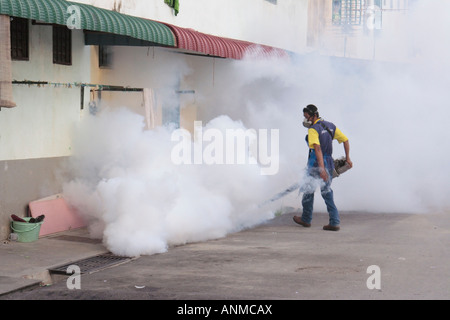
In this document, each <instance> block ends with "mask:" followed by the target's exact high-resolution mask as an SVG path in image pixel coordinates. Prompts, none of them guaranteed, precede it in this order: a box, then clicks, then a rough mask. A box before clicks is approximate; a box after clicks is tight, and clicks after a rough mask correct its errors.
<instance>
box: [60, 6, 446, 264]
mask: <svg viewBox="0 0 450 320" xmlns="http://www.w3.org/2000/svg"><path fill="white" fill-rule="evenodd" d="M424 2H425V1H421V2H420V4H417V5H416V7H415V8H412V10H411V12H410V17H409V19H408V20H407V22H406V23H405V25H403V26H402V27H401V28H400V30H403V33H401V32H399V33H397V34H395V35H387V36H386V35H383V36H384V37H388V38H387V39H384V40H385V41H384V42H382V43H384V44H386V43H389V44H392V43H395V38H396V37H400V38H399V39H401V40H402V41H398V43H399V46H402V47H401V48H400V47H395V46H394V47H391V48H390V47H389V46H386V47H383V46H381V47H380V48H378V50H379V52H382V53H383V54H384V56H385V57H389V52H390V51H389V50H392V51H393V53H392V55H393V56H394V55H395V56H396V57H397V56H398V55H397V54H398V52H399V51H402V52H409V54H408V55H407V57H406V58H405V59H404V61H395V62H379V61H378V62H371V61H366V62H364V63H356V62H355V61H352V60H346V59H341V58H327V57H324V56H320V55H318V54H309V55H299V56H293V57H291V59H288V60H287V59H277V58H273V59H265V60H259V59H254V58H252V59H250V58H249V59H244V60H242V61H225V62H222V63H226V64H227V67H226V68H221V69H220V72H219V69H218V71H217V74H216V80H215V83H214V86H211V84H210V81H209V80H206V79H201V78H200V79H197V82H196V84H195V86H196V92H198V97H197V99H198V103H199V104H200V105H201V106H202V107H201V112H199V113H200V114H201V118H202V120H203V121H204V124H205V128H211V127H213V128H219V129H222V130H225V129H227V128H241V129H243V130H246V129H248V128H254V129H256V130H258V129H261V128H263V129H268V130H270V129H279V133H280V136H279V157H280V158H279V172H278V173H277V174H275V175H271V176H264V175H261V174H260V172H261V171H260V168H259V166H258V165H254V164H239V165H205V164H202V165H194V164H191V165H176V164H174V163H173V161H171V152H172V148H173V146H174V142H173V141H171V133H172V132H173V130H174V129H175V128H174V127H171V126H162V127H158V128H156V129H154V130H151V131H147V130H144V128H145V121H144V119H143V117H141V116H140V115H137V114H135V113H133V112H131V111H130V110H128V109H127V108H126V106H124V108H119V109H111V110H109V109H107V108H104V109H103V110H101V112H99V113H98V114H97V115H96V116H89V117H86V118H84V119H83V120H82V121H81V122H80V125H79V128H77V130H76V134H75V137H76V138H75V141H74V148H73V149H74V156H73V157H72V159H71V160H70V164H69V167H70V171H71V172H72V174H73V175H74V176H75V178H74V179H72V180H71V181H68V182H67V183H66V184H65V185H64V191H63V192H64V195H65V197H66V198H67V199H68V201H69V202H70V203H71V204H72V205H74V206H75V207H76V208H77V209H78V211H79V212H80V213H81V214H83V216H84V217H86V219H87V220H88V221H89V227H90V231H91V233H92V236H93V237H99V238H103V240H104V243H105V245H106V246H107V247H108V249H109V250H111V251H112V252H113V253H116V254H121V255H128V256H138V255H142V254H153V253H157V252H164V251H166V250H167V249H168V247H170V246H172V245H180V244H185V243H188V242H196V241H204V240H208V239H214V238H219V237H223V236H225V235H226V234H228V233H230V232H235V231H238V230H242V229H244V228H249V227H252V226H255V225H257V224H259V223H262V222H264V221H267V220H268V219H270V218H272V217H273V216H274V214H275V211H276V210H278V209H279V208H280V206H281V205H283V206H293V207H300V206H301V204H300V198H299V197H298V193H297V192H294V193H292V194H291V195H290V196H288V197H286V199H284V200H283V201H278V202H274V203H271V204H269V205H266V206H262V207H260V206H259V204H261V203H263V202H264V201H266V200H267V199H269V198H270V197H271V196H273V195H274V194H275V193H278V192H280V191H283V190H284V189H285V188H287V187H288V186H290V185H291V184H293V183H295V182H299V181H301V180H302V179H303V171H304V167H305V165H306V159H307V152H308V150H307V146H306V142H305V140H304V138H305V135H306V129H305V128H303V127H302V124H301V122H302V120H303V114H302V109H303V107H304V106H306V105H307V104H310V103H313V104H315V105H316V106H317V107H318V108H319V112H320V115H321V116H322V117H323V118H324V119H326V120H328V121H331V122H334V123H335V124H336V125H337V126H338V127H339V128H340V129H341V130H342V131H343V132H344V133H345V134H346V135H347V136H348V137H349V141H350V147H351V158H352V160H353V163H354V168H353V169H351V170H350V171H348V172H346V173H345V174H343V175H342V176H341V177H339V178H336V179H335V180H334V181H333V185H332V187H333V190H334V193H335V201H336V204H337V207H338V209H339V210H340V211H364V212H387V213H391V212H405V213H428V212H435V211H447V212H448V211H449V209H450V197H448V190H450V181H449V177H450V167H449V165H448V163H447V162H448V161H447V158H448V155H449V151H450V150H449V148H448V143H447V142H446V141H447V140H446V138H447V137H448V129H447V127H448V124H447V122H448V119H449V118H450V108H449V107H448V106H449V95H448V88H449V87H450V72H449V71H450V66H449V63H448V62H447V61H446V59H447V57H448V56H449V54H450V45H449V39H450V26H449V24H448V23H446V21H448V17H447V15H448V12H450V11H449V9H450V7H449V4H448V3H447V2H445V3H442V2H443V1H426V4H425V3H424ZM413 9H414V10H413ZM431 17H434V18H433V19H431ZM411 34H413V35H414V36H411ZM389 37H391V38H389ZM380 42H381V41H380ZM178 59H180V60H183V59H185V58H183V56H181V55H179V57H178ZM342 155H344V150H343V146H342V145H339V144H337V143H336V142H335V145H334V156H335V158H337V157H340V156H342ZM315 210H322V211H324V210H325V206H324V204H323V201H321V199H320V197H317V198H316V203H315Z"/></svg>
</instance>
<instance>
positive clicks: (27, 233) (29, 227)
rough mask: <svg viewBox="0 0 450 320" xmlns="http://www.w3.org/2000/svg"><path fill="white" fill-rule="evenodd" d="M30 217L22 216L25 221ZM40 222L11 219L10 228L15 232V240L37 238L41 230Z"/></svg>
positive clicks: (30, 240)
mask: <svg viewBox="0 0 450 320" xmlns="http://www.w3.org/2000/svg"><path fill="white" fill-rule="evenodd" d="M30 219H31V217H30V218H23V220H25V221H29V220H30ZM41 224H42V222H38V223H30V222H20V221H12V222H11V229H12V230H13V231H14V233H16V234H17V236H18V238H17V241H19V242H33V241H36V240H37V239H38V238H39V232H40V231H41Z"/></svg>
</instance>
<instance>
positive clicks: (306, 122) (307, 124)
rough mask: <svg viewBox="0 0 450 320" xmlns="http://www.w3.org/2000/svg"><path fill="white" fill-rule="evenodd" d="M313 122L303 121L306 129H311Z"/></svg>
mask: <svg viewBox="0 0 450 320" xmlns="http://www.w3.org/2000/svg"><path fill="white" fill-rule="evenodd" d="M312 124H313V123H312V121H311V120H308V119H306V118H305V119H303V126H304V127H305V128H311V126H312Z"/></svg>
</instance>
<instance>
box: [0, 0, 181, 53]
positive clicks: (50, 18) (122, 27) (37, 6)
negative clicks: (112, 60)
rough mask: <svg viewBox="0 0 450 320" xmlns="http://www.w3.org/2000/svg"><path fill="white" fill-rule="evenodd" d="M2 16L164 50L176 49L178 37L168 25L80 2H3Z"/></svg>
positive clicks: (0, 10)
mask: <svg viewBox="0 0 450 320" xmlns="http://www.w3.org/2000/svg"><path fill="white" fill-rule="evenodd" d="M70 6H75V7H71V8H70V9H75V10H68V8H69V7H70ZM77 10H79V11H77ZM78 12H79V19H78ZM0 14H3V15H8V16H12V17H20V18H27V19H32V20H37V21H41V22H46V23H54V24H59V25H68V24H72V25H75V23H78V24H79V25H77V28H80V29H84V30H90V31H98V32H106V33H112V34H118V35H123V36H128V37H131V38H135V39H140V40H144V41H148V42H153V43H155V44H158V45H163V46H171V47H174V46H176V41H175V36H174V34H173V33H172V31H171V29H170V28H169V27H168V26H166V25H165V24H162V23H159V22H156V21H152V20H147V19H143V18H138V17H133V16H129V15H125V14H121V13H118V12H115V11H110V10H106V9H101V8H97V7H94V6H91V5H87V4H82V3H77V2H71V1H64V0H0ZM72 18H74V19H76V20H73V19H72ZM71 19H72V20H71Z"/></svg>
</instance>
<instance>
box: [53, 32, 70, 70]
mask: <svg viewBox="0 0 450 320" xmlns="http://www.w3.org/2000/svg"><path fill="white" fill-rule="evenodd" d="M53 63H56V64H64V65H72V30H70V29H69V28H67V27H66V26H58V25H54V26H53Z"/></svg>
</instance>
